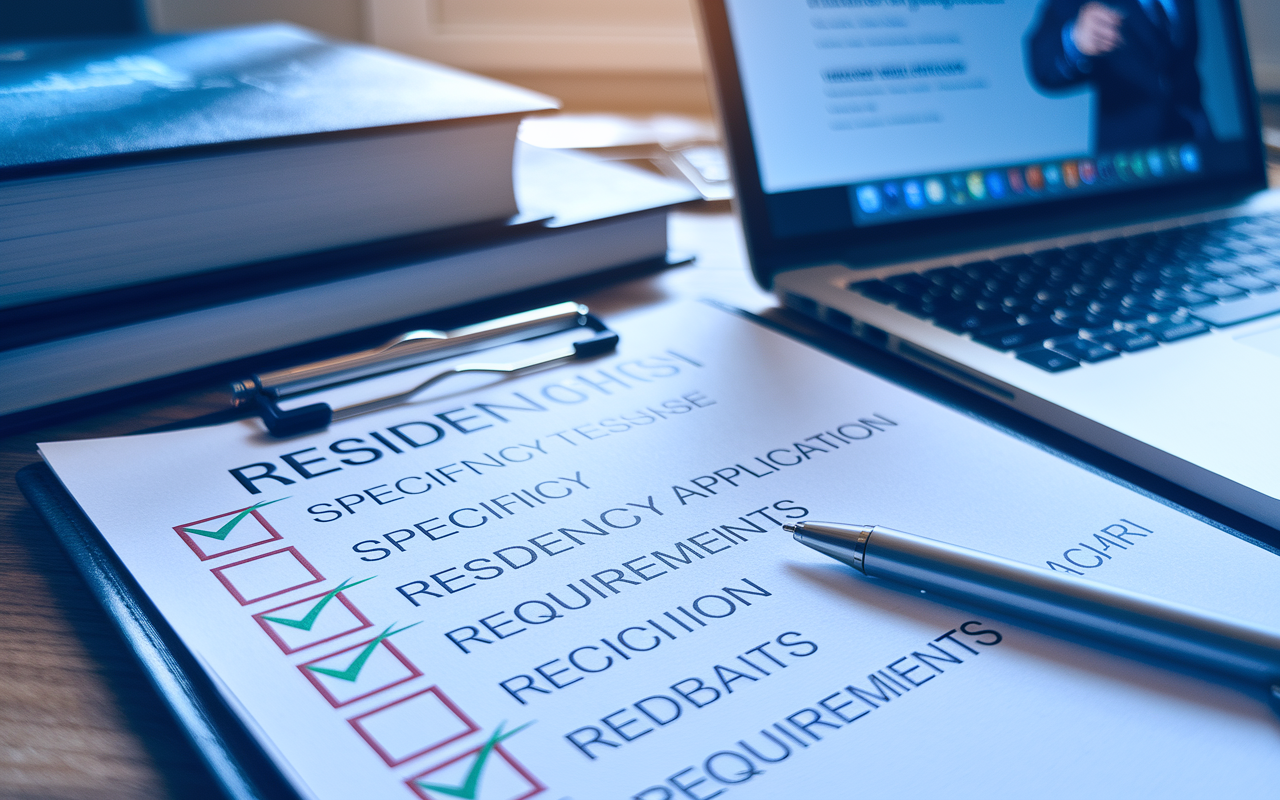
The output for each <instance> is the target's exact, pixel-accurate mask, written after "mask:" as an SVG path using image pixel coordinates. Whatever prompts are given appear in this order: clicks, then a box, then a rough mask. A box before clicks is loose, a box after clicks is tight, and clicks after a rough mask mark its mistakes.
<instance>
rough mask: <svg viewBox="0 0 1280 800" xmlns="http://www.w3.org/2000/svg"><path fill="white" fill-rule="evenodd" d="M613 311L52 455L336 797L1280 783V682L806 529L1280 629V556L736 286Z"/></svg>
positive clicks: (1193, 793)
mask: <svg viewBox="0 0 1280 800" xmlns="http://www.w3.org/2000/svg"><path fill="white" fill-rule="evenodd" d="M616 327H617V329H618V330H619V331H620V332H621V333H622V345H621V347H620V350H619V352H618V353H617V354H616V355H614V356H611V357H608V358H603V359H600V360H596V361H592V362H590V363H584V364H577V365H572V366H569V367H564V368H559V369H555V370H549V371H545V372H542V373H538V374H534V375H531V376H528V377H525V378H521V379H518V380H514V381H507V382H500V383H494V384H491V385H488V386H486V387H482V388H479V389H476V390H473V391H471V392H467V393H461V392H458V391H456V389H457V387H454V389H449V388H447V387H445V386H442V387H441V389H440V392H443V393H446V394H443V395H441V394H440V393H437V397H436V398H435V399H427V400H424V401H422V402H419V403H417V404H415V405H412V406H406V407H401V408H397V409H392V410H388V411H384V412H381V413H379V414H376V415H370V416H366V417H361V418H357V419H353V420H349V421H346V422H342V423H338V424H335V425H334V426H333V427H332V428H331V429H329V430H328V431H325V432H323V433H318V434H314V435H310V436H305V437H300V438H297V439H292V440H287V441H276V440H272V439H268V438H266V437H264V436H262V435H260V434H259V433H258V432H257V428H256V427H255V424H254V423H239V424H233V425H228V426H221V427H216V428H207V429H200V430H189V431H181V432H173V433H164V434H156V435H148V436H137V437H129V438H117V439H101V440H92V441H78V442H54V443H46V444H43V445H41V453H42V454H43V456H44V457H45V459H46V460H47V461H48V462H49V463H50V464H51V466H52V467H53V468H54V470H55V471H56V472H57V474H58V476H59V478H60V479H61V480H62V481H63V482H64V484H65V485H66V486H67V488H68V489H69V490H70V491H71V492H72V493H73V494H74V496H75V497H76V499H77V501H78V502H79V503H80V504H81V506H82V507H83V508H84V510H85V511H86V513H87V514H88V515H89V517H90V518H91V519H92V520H93V522H94V523H95V524H96V525H97V526H98V528H99V529H100V530H101V531H102V533H103V535H104V536H105V537H106V539H107V540H108V542H109V543H110V544H111V546H112V547H113V548H114V549H115V551H116V552H117V553H118V554H119V556H120V558H121V559H122V560H123V562H124V563H125V565H126V566H127V567H128V568H129V569H130V570H131V571H132V573H133V574H134V575H135V576H136V577H137V579H138V581H139V583H140V584H141V586H142V587H143V588H144V589H145V590H146V591H147V593H148V594H149V595H150V597H151V599H152V600H153V601H154V602H155V603H156V605H157V607H158V608H159V609H160V610H161V612H162V613H164V615H165V616H166V617H167V619H168V620H169V621H170V623H171V624H172V625H173V627H174V628H175V630H177V632H178V634H179V635H180V636H181V637H182V639H183V641H184V642H185V643H186V644H187V645H188V646H189V647H190V648H191V649H192V650H193V651H195V652H196V653H197V654H198V655H199V657H200V658H201V659H203V661H204V662H205V663H207V664H208V665H209V668H210V669H211V670H213V671H214V672H215V673H216V675H217V679H218V681H219V682H220V685H222V686H224V687H225V689H224V691H226V692H227V693H229V694H230V695H232V696H233V697H234V700H235V702H236V703H237V704H238V706H239V707H240V708H243V709H244V713H246V714H248V715H250V716H251V717H252V726H253V727H254V728H255V729H256V730H259V731H261V735H262V736H265V737H268V738H269V739H270V741H271V750H272V752H275V753H278V754H279V755H278V757H279V758H281V759H284V760H285V761H287V771H288V773H289V774H293V775H296V776H298V778H297V780H298V781H299V783H300V785H299V790H300V792H302V793H303V794H304V795H307V796H311V797H315V798H323V799H324V800H351V799H352V798H360V800H376V799H380V798H387V799H388V800H397V799H403V800H412V798H414V797H417V798H430V799H431V800H442V799H443V798H447V797H473V798H480V799H481V800H515V799H516V798H533V797H539V798H573V799H574V800H604V799H605V798H638V800H665V799H667V798H670V799H671V800H674V799H675V798H682V799H683V798H700V799H702V800H706V799H707V798H712V797H724V798H729V799H730V800H732V799H733V798H780V797H806V798H820V799H821V798H832V799H833V800H834V798H845V797H851V796H858V797H924V796H929V797H951V798H963V797H1010V796H1018V797H1027V796H1035V797H1064V798H1067V797H1069V798H1077V797H1080V796H1082V795H1088V796H1090V797H1094V798H1106V797H1117V798H1119V797H1125V798H1129V797H1140V796H1141V797H1157V796H1158V797H1208V796H1230V795H1234V796H1263V795H1266V794H1269V793H1273V792H1274V787H1275V785H1276V784H1275V779H1276V776H1277V774H1280V741H1278V740H1277V733H1278V732H1280V725H1277V722H1276V720H1275V719H1273V718H1272V717H1271V715H1270V712H1269V711H1268V710H1267V707H1266V706H1265V705H1264V704H1263V703H1262V702H1260V698H1261V697H1262V692H1261V690H1260V689H1258V690H1252V689H1249V688H1241V687H1237V686H1233V685H1232V684H1230V683H1228V682H1225V681H1216V680H1211V679H1206V678H1204V677H1202V676H1195V675H1192V674H1190V673H1182V672H1179V671H1176V670H1170V669H1164V668H1161V667H1157V666H1154V665H1150V664H1144V663H1142V662H1139V661H1133V660H1129V659H1127V658H1123V657H1120V656H1118V655H1115V654H1112V653H1108V652H1105V651H1102V650H1096V649H1093V648H1089V647H1085V646H1082V645H1079V644H1072V643H1068V642H1064V641H1061V640H1058V639H1056V638H1054V637H1051V636H1049V635H1046V634H1044V633H1043V632H1035V631H1032V630H1030V629H1028V628H1025V627H1021V626H1019V625H1017V624H1015V623H1012V622H1010V621H1009V620H1008V619H1007V618H1001V617H997V616H993V615H990V614H986V613H984V612H975V611H973V610H972V609H965V608H961V607H958V606H955V605H953V604H950V603H946V602H937V601H935V600H934V599H933V598H931V597H929V596H922V595H921V594H920V593H919V592H918V591H912V590H907V589H901V588H895V587H893V586H891V585H889V584H886V583H878V582H876V581H873V580H868V579H864V578H861V577H859V576H856V575H855V573H853V571H852V570H850V569H848V568H847V567H844V566H842V565H840V564H837V563H835V562H832V561H830V560H828V559H826V558H824V557H822V556H820V555H818V554H816V553H814V552H812V551H809V550H807V549H806V548H803V547H801V546H800V545H798V544H796V543H795V542H793V541H792V540H791V538H790V537H789V536H788V535H786V534H785V533H783V532H782V531H781V530H780V528H779V525H780V523H782V522H786V521H795V520H799V519H804V518H812V519H829V520H837V521H847V522H854V523H864V522H865V523H873V524H883V525H888V526H891V527H895V528H900V529H902V530H908V531H913V532H917V533H920V534H923V535H927V536H932V537H936V538H941V539H947V540H950V541H954V542H957V543H960V544H964V545H967V546H970V547H975V548H978V549H982V550H986V551H989V552H994V553H998V554H1001V555H1004V556H1007V557H1010V558H1015V559H1019V560H1023V561H1026V562H1028V563H1034V564H1040V565H1046V564H1047V562H1050V561H1052V562H1054V563H1056V564H1058V565H1060V566H1062V567H1065V568H1071V569H1076V570H1078V571H1080V572H1082V573H1085V574H1087V575H1088V576H1089V577H1091V578H1093V579H1095V580H1100V581H1104V582H1110V583H1115V584H1117V585H1123V586H1125V587H1128V588H1131V589H1134V590H1137V591H1142V592H1146V593H1149V594H1154V595H1160V596H1167V597H1171V598H1176V599H1177V600H1179V601H1181V602H1184V603H1189V604H1194V605H1199V606H1202V607H1205V608H1209V609H1213V610H1216V611H1221V612H1225V613H1229V614H1233V615H1235V616H1238V617H1240V618H1243V619H1248V620H1253V621H1257V622H1262V623H1268V624H1273V625H1274V624H1280V611H1277V609H1280V580H1278V578H1280V560H1278V559H1277V557H1276V556H1274V555H1273V554H1271V553H1269V552H1266V551H1264V550H1261V549H1259V548H1257V547H1254V546H1252V545H1250V544H1249V543H1247V542H1245V541H1243V540H1240V539H1238V538H1235V537H1233V536H1231V535H1229V534H1227V533H1225V532H1223V531H1220V530H1217V529H1215V528H1213V527H1211V526H1209V525H1206V524H1204V523H1202V522H1199V521H1197V520H1195V519H1192V518H1189V517H1187V516H1185V515H1183V514H1181V513H1179V512H1177V511H1176V510H1174V509H1171V508H1169V507H1167V506H1165V505H1162V504H1160V503H1158V502H1156V501H1154V500H1152V499H1150V498H1147V497H1144V496H1141V495H1138V494H1135V493H1133V492H1131V491H1129V490H1128V489H1126V488H1124V487H1122V486H1120V485H1117V484H1115V483H1112V482H1110V481H1108V480H1106V479H1104V478H1102V477H1099V476H1097V475H1095V474H1092V473H1090V472H1088V471H1086V470H1083V469H1081V468H1079V467H1077V466H1074V465H1072V464H1070V463H1067V462H1065V461H1063V460H1061V459H1059V458H1057V457H1056V456H1054V455H1052V454H1050V453H1047V452H1044V451H1042V450H1040V449H1038V448H1036V447H1034V446H1032V445H1029V444H1027V443H1025V442H1022V441H1019V440H1017V439H1014V438H1012V437H1010V436H1007V435H1005V434H1003V433H1001V432H999V431H996V430H994V429H992V428H990V427H987V426H985V425H984V424H982V423H980V422H977V421H975V420H973V419H971V418H969V417H967V416H964V415H962V414H959V413H956V412H954V411H952V410H949V409H947V408H944V407H942V406H939V405H938V404H936V403H933V402H931V401H929V400H926V399H923V398H921V397H918V396H916V395H914V394H911V393H910V392H907V391H905V390H903V389H901V388H898V387H896V386H893V385H891V384H889V383H886V382H884V381H882V380H880V379H878V378H875V377H873V376H871V375H868V374H866V373H864V372H862V371H860V370H858V369H856V368H853V367H851V366H849V365H847V364H843V363H840V362H838V361H836V360H834V359H832V358H830V357H828V356H825V355H823V354H821V353H819V352H816V351H814V350H812V349H810V348H807V347H805V346H803V345H801V344H798V343H796V342H794V341H791V340H789V339H787V338H785V337H783V336H780V335H778V334H776V333H773V332H771V331H768V330H766V329H764V328H762V327H760V326H757V325H755V324H753V323H751V322H748V321H746V320H743V319H741V318H738V317H736V316H734V315H731V314H729V313H726V312H724V311H721V310H718V309H714V308H712V307H709V306H705V305H698V304H686V305H679V306H674V307H670V308H667V309H665V310H663V311H660V312H646V313H642V314H638V315H634V316H631V317H628V318H625V319H623V320H620V321H618V322H617V324H616ZM448 392H453V393H452V394H447V393H448ZM415 444H416V445H417V446H416V447H415V446H414V445H415ZM375 454H376V455H375ZM321 459H323V460H321ZM290 462H291V463H292V465H291V463H290ZM250 465H258V466H250ZM263 465H269V469H268V466H263ZM236 469H239V470H240V475H241V476H242V478H243V480H237V478H236V477H235V475H234V474H233V470H236ZM268 471H269V472H270V475H271V476H274V477H262V476H263V475H266V474H267V473H268ZM304 475H310V476H311V477H309V478H307V477H303V476H304ZM286 481H287V483H286ZM250 489H253V490H256V491H257V493H251V492H250ZM255 506H256V507H255ZM246 509H252V510H249V511H247V512H246ZM725 526H730V527H729V528H726V527H725ZM339 590H340V591H339ZM317 608H318V610H316V609H317ZM433 787H435V788H433ZM440 787H443V788H440Z"/></svg>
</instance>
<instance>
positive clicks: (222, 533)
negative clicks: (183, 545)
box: [182, 497, 289, 541]
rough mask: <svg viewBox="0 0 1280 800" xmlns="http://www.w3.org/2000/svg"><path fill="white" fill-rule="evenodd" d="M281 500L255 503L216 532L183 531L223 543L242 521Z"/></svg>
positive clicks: (187, 529)
mask: <svg viewBox="0 0 1280 800" xmlns="http://www.w3.org/2000/svg"><path fill="white" fill-rule="evenodd" d="M288 499H289V498H287V497H281V498H280V500H288ZM280 500H266V501H263V502H261V503H254V504H253V505H251V506H249V507H248V508H246V509H245V510H244V511H241V512H240V513H239V514H236V515H235V516H234V517H232V518H231V520H230V521H229V522H227V524H225V525H223V526H222V527H221V528H218V529H217V530H216V531H202V530H200V529H199V528H183V529H182V530H184V531H186V532H187V533H194V534H195V535H196V536H208V537H209V538H210V539H217V540H218V541H222V540H223V539H225V538H227V537H228V536H230V535H231V531H233V530H235V527H236V526H237V525H239V524H240V520H242V519H244V518H245V517H247V516H249V515H250V514H252V513H253V512H255V511H257V510H258V509H260V508H262V507H263V506H269V505H271V504H272V503H279V502H280Z"/></svg>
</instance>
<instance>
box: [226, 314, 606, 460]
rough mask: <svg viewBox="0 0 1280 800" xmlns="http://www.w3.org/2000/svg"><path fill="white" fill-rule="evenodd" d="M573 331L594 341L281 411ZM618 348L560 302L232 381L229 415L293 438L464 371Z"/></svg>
mask: <svg viewBox="0 0 1280 800" xmlns="http://www.w3.org/2000/svg"><path fill="white" fill-rule="evenodd" d="M577 328H583V329H586V330H588V331H592V332H594V335H592V336H589V337H587V338H584V339H580V340H578V341H575V342H572V343H569V344H561V345H559V346H555V347H551V348H549V349H548V350H547V351H546V352H543V353H538V354H536V355H533V356H529V357H527V358H523V359H519V360H515V361H507V362H502V363H496V362H484V361H475V362H466V363H462V364H455V365H454V366H451V367H449V368H447V369H444V370H442V371H440V372H438V373H436V374H434V375H432V376H430V377H429V378H427V379H426V380H424V381H422V382H420V383H419V384H418V385H416V386H414V387H413V388H411V389H409V390H407V391H402V392H397V393H395V394H391V395H387V396H384V397H379V398H376V399H373V400H367V401H364V402H361V403H356V404H353V405H349V406H343V407H340V408H333V407H331V406H330V405H329V404H328V403H312V404H310V405H305V406H301V407H299V408H292V409H284V408H281V407H280V401H281V400H285V399H287V398H290V397H295V396H297V395H300V394H305V393H308V392H314V391H318V390H320V389H327V388H331V387H335V386H340V385H342V384H346V383H351V382H353V381H358V380H362V379H365V378H370V377H373V376H376V375H383V374H386V373H389V372H395V371H397V370H402V369H407V368H409V367H417V366H421V365H423V364H429V363H431V362H433V361H440V360H443V359H446V358H453V357H456V356H462V355H467V354H468V353H476V352H480V351H483V350H489V349H492V348H495V347H500V346H502V345H506V344H512V343H516V342H524V341H527V340H530V339H536V338H539V337H542V336H547V335H550V334H554V333H563V332H566V331H572V330H574V329H577ZM617 346H618V334H616V333H614V332H613V331H611V330H609V328H608V327H606V326H605V324H604V323H603V322H601V321H600V320H599V319H597V318H596V317H594V316H592V315H591V314H590V313H589V312H588V310H587V307H586V306H584V305H581V304H579V303H573V302H568V303H558V304H556V305H552V306H547V307H545V308H538V309H534V310H532V311H524V312H521V313H519V314H512V315H510V316H506V317H501V318H499V319H494V320H489V321H488V322H481V323H478V324H475V325H467V326H465V327H462V328H455V329H453V330H450V331H437V330H418V331H410V332H408V333H405V334H402V335H400V336H397V337H396V338H394V339H392V340H391V341H389V342H387V343H386V344H383V345H381V346H379V347H374V348H372V349H370V350H363V351H361V352H358V353H350V354H348V355H344V356H338V357H337V358H330V359H325V360H323V361H316V362H314V363H311V364H304V365H302V366H298V367H291V368H289V369H281V370H276V371H274V372H265V373H262V374H260V375H254V376H252V377H250V378H246V379H244V380H240V381H236V382H235V383H233V384H232V385H231V389H232V394H233V399H232V402H233V404H234V408H233V409H232V413H233V415H234V416H233V418H236V419H245V418H248V417H259V418H261V419H262V422H263V424H264V425H265V426H266V428H267V431H268V432H269V433H270V434H271V435H272V436H274V437H277V438H284V437H289V436H297V435H299V434H303V433H311V432H313V431H319V430H324V429H325V428H327V427H329V424H330V423H332V422H335V421H337V420H343V419H350V418H351V417H355V416H359V415H361V414H368V413H370V412H373V411H380V410H382V409H384V408H390V407H392V406H396V405H400V404H402V403H407V402H409V401H411V400H412V399H413V398H414V397H415V396H417V395H418V394H420V393H421V392H423V391H425V390H426V389H428V388H430V387H431V386H434V385H435V384H437V383H439V382H440V381H443V380H445V379H447V378H449V377H452V376H454V375H460V374H463V373H469V372H490V373H499V374H517V373H520V372H524V371H526V370H532V369H536V368H539V367H545V366H550V365H552V364H557V363H560V362H565V361H573V360H576V359H581V358H590V357H591V356H596V355H601V354H603V353H609V352H612V351H613V350H615V349H616V348H617Z"/></svg>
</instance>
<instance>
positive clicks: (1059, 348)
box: [1049, 337, 1120, 364]
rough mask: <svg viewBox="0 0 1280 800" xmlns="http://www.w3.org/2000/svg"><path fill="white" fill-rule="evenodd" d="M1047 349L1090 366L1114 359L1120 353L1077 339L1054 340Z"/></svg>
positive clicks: (1095, 343) (1086, 340) (1096, 343)
mask: <svg viewBox="0 0 1280 800" xmlns="http://www.w3.org/2000/svg"><path fill="white" fill-rule="evenodd" d="M1049 347H1050V349H1052V350H1054V351H1056V352H1059V353H1062V354H1063V355H1064V356H1070V357H1071V358H1074V359H1076V360H1077V361H1085V362H1088V363H1090V364H1093V363H1095V362H1098V361H1106V360H1107V359H1108V358H1115V357H1117V356H1119V355H1120V353H1118V352H1117V351H1115V350H1112V349H1111V348H1109V347H1107V346H1105V345H1102V344H1099V343H1098V342H1091V341H1089V340H1088V339H1081V338H1079V337H1076V338H1075V339H1055V340H1054V341H1052V342H1050V343H1049Z"/></svg>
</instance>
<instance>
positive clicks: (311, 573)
mask: <svg viewBox="0 0 1280 800" xmlns="http://www.w3.org/2000/svg"><path fill="white" fill-rule="evenodd" d="M210 572H212V573H213V576H214V577H215V578H217V579H218V580H219V581H221V582H222V585H223V586H225V587H227V591H228V592H231V596H232V597H234V598H235V599H236V602H238V603H239V604H240V605H242V606H247V605H249V604H250V603H256V602H258V601H259V600H266V599H267V598H268V597H275V596H276V595H280V594H284V593H285V592H291V591H293V590H294V589H301V588H302V587H304V586H310V585H312V584H315V583H319V582H320V581H322V580H324V576H323V575H321V574H320V573H319V572H318V571H317V570H316V568H315V567H313V566H311V562H309V561H307V560H306V559H305V558H303V557H302V554H301V553H299V552H298V550H297V548H294V547H285V548H282V549H280V550H272V551H271V552H270V553H263V554H262V555H260V556H254V557H252V558H246V559H244V560H243V561H236V562H233V563H231V564H223V565H222V566H220V567H214V568H213V569H211V570H210Z"/></svg>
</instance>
